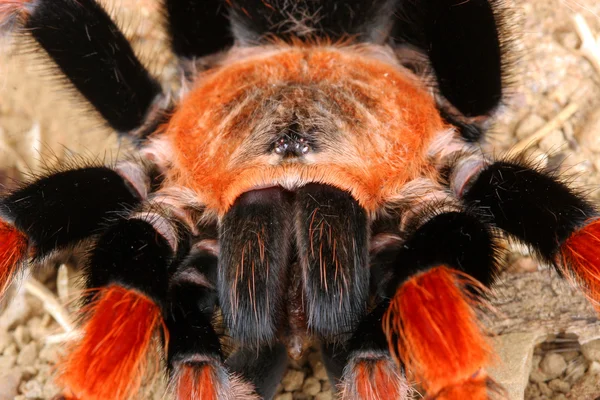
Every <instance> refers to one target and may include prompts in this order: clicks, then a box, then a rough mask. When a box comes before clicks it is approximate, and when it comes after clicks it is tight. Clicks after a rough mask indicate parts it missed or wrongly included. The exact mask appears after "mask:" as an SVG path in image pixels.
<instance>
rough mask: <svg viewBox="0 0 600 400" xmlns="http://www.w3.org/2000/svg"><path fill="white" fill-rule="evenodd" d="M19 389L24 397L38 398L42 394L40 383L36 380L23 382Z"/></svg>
mask: <svg viewBox="0 0 600 400" xmlns="http://www.w3.org/2000/svg"><path fill="white" fill-rule="evenodd" d="M20 389H21V393H23V394H24V395H25V398H26V399H38V398H40V397H42V395H43V390H42V384H41V383H40V382H38V381H36V380H31V381H28V382H25V383H24V384H22V385H21V387H20Z"/></svg>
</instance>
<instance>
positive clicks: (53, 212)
mask: <svg viewBox="0 0 600 400" xmlns="http://www.w3.org/2000/svg"><path fill="white" fill-rule="evenodd" d="M141 196H142V195H141V194H139V193H137V191H136V190H135V189H134V188H133V187H132V186H131V185H130V184H129V182H128V180H127V178H125V177H124V175H121V174H120V173H119V172H117V171H115V170H112V169H110V168H107V167H84V168H79V169H73V170H67V171H62V172H58V173H55V174H53V175H49V176H46V177H43V178H40V179H38V180H36V181H34V182H33V183H30V184H28V185H26V186H23V187H22V188H20V189H18V190H15V191H14V192H12V193H10V194H8V195H7V196H6V197H4V198H2V199H0V242H1V243H2V245H1V246H0V260H1V261H0V293H2V292H3V291H4V289H5V288H6V286H7V285H8V284H9V283H10V281H11V280H12V278H13V277H14V275H15V273H17V271H18V270H19V268H20V266H21V265H22V261H24V260H25V259H26V258H27V257H28V256H29V255H31V256H33V257H35V258H36V259H41V258H43V257H45V256H47V255H48V254H49V253H51V252H52V251H55V250H62V249H65V248H68V247H69V246H72V245H75V244H77V243H78V242H79V241H81V240H83V239H86V238H88V237H90V236H92V235H95V234H97V233H98V232H99V231H100V230H101V229H102V228H103V226H104V224H105V221H106V220H107V218H108V217H111V216H112V215H113V214H114V213H117V212H121V211H124V210H126V209H128V208H133V207H135V206H136V205H137V204H139V203H140V201H141ZM28 247H29V249H30V254H27V249H28Z"/></svg>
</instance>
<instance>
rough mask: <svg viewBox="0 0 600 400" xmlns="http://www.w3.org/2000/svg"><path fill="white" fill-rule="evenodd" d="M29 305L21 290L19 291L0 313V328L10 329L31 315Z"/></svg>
mask: <svg viewBox="0 0 600 400" xmlns="http://www.w3.org/2000/svg"><path fill="white" fill-rule="evenodd" d="M31 312H32V310H31V306H30V305H29V303H28V302H27V300H26V299H25V296H24V294H23V293H22V292H19V294H17V295H16V296H15V298H14V299H13V300H12V301H11V302H10V304H9V305H8V307H7V308H6V310H4V312H3V313H2V315H0V330H11V329H14V328H15V327H16V326H17V325H20V324H23V323H24V322H25V321H27V319H28V318H29V316H30V315H31Z"/></svg>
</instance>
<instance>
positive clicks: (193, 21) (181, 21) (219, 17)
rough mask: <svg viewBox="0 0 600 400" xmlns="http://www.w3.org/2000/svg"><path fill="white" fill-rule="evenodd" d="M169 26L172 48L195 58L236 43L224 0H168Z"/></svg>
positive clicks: (176, 52) (180, 54)
mask: <svg viewBox="0 0 600 400" xmlns="http://www.w3.org/2000/svg"><path fill="white" fill-rule="evenodd" d="M165 8H166V11H167V17H168V25H167V28H168V30H169V33H170V34H171V47H172V48H173V52H174V53H175V54H176V55H177V56H179V57H182V58H187V59H194V58H198V57H202V56H206V55H210V54H214V53H218V52H220V51H224V50H226V49H227V48H229V47H231V46H232V45H233V34H232V32H231V25H230V23H229V17H228V13H229V8H228V6H227V2H226V1H225V0H167V1H165Z"/></svg>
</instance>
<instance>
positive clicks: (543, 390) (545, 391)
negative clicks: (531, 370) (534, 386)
mask: <svg viewBox="0 0 600 400" xmlns="http://www.w3.org/2000/svg"><path fill="white" fill-rule="evenodd" d="M538 388H539V389H540V393H541V394H542V396H551V395H552V389H550V388H549V387H548V385H546V384H545V383H544V382H540V383H538Z"/></svg>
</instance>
